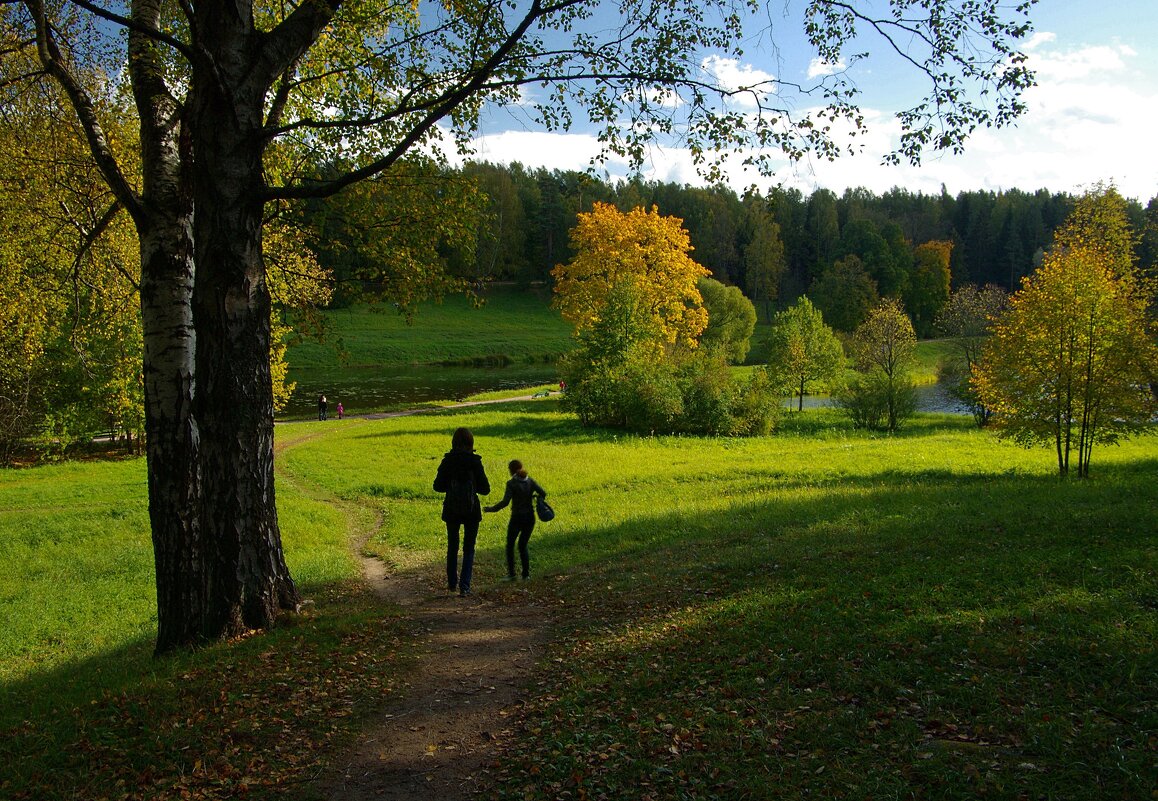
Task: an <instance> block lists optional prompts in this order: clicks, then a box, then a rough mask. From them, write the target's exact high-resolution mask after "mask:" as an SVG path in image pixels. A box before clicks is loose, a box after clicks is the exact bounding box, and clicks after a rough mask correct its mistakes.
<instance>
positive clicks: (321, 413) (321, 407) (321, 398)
mask: <svg viewBox="0 0 1158 801" xmlns="http://www.w3.org/2000/svg"><path fill="white" fill-rule="evenodd" d="M326 405H327V404H326V396H325V395H318V419H319V420H325V419H326Z"/></svg>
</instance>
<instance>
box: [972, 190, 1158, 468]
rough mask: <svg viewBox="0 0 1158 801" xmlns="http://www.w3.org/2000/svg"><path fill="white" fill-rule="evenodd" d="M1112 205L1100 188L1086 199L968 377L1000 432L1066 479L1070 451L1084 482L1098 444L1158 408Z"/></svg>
mask: <svg viewBox="0 0 1158 801" xmlns="http://www.w3.org/2000/svg"><path fill="white" fill-rule="evenodd" d="M1119 200H1120V199H1119V198H1118V197H1117V195H1116V193H1115V192H1113V191H1112V190H1106V189H1104V188H1100V189H1097V190H1094V191H1092V192H1091V193H1090V194H1088V195H1087V197H1085V198H1084V199H1083V201H1082V203H1080V204H1079V206H1078V208H1077V209H1076V210H1075V213H1074V215H1073V218H1072V219H1071V220H1070V221H1068V222H1067V225H1066V226H1065V227H1064V228H1063V229H1062V231H1061V232H1059V235H1058V236H1057V237H1056V238H1055V242H1054V246H1053V247H1052V248H1051V249H1050V251H1049V252H1048V253H1047V254H1046V255H1045V259H1044V261H1043V263H1042V266H1041V267H1040V268H1039V269H1038V270H1037V271H1036V272H1035V273H1034V274H1033V275H1031V276H1029V277H1027V278H1026V279H1024V281H1023V283H1022V288H1021V290H1020V291H1019V292H1017V294H1015V295H1014V296H1013V298H1012V299H1011V300H1010V306H1009V311H1008V312H1007V313H1006V314H1005V315H1004V316H1003V317H1002V318H1001V320H1000V322H999V323H998V324H997V327H996V329H995V331H994V334H993V336H992V338H991V339H990V340H989V341H988V343H987V344H986V346H985V349H984V351H983V355H982V358H981V363H980V365H979V367H978V369H977V370H976V371H975V373H974V385H975V387H976V389H977V392H978V394H979V395H980V397H981V399H982V401H983V402H984V403H985V404H986V405H987V406H989V407H990V408H992V409H993V411H994V415H995V420H996V423H997V426H998V432H999V433H1000V434H1001V435H1002V436H1005V437H1009V438H1011V439H1013V440H1015V441H1017V442H1020V443H1023V444H1025V445H1027V446H1028V445H1036V444H1048V445H1052V446H1053V448H1054V451H1055V453H1056V456H1057V464H1058V472H1059V473H1060V474H1061V475H1063V476H1064V475H1068V474H1069V469H1070V455H1071V453H1072V452H1073V451H1075V450H1076V451H1077V455H1078V463H1077V471H1076V472H1077V475H1078V477H1079V478H1084V477H1087V476H1088V475H1089V470H1090V459H1091V454H1092V451H1093V447H1094V445H1095V444H1096V443H1099V442H1102V443H1112V442H1115V441H1117V439H1118V438H1120V437H1123V436H1128V435H1130V434H1133V433H1137V432H1139V431H1141V430H1142V429H1143V428H1145V426H1146V425H1147V424H1148V423H1149V422H1150V421H1151V419H1152V417H1153V415H1154V413H1155V411H1156V409H1158V405H1156V403H1155V398H1154V395H1153V393H1152V392H1151V391H1150V388H1149V382H1150V381H1151V380H1152V378H1153V376H1154V375H1155V374H1158V345H1156V344H1155V331H1154V330H1153V323H1152V321H1151V320H1150V319H1149V318H1148V316H1147V301H1148V295H1149V293H1148V292H1147V291H1146V290H1145V285H1144V281H1143V279H1142V277H1141V276H1139V275H1138V274H1137V272H1136V271H1135V269H1134V268H1133V265H1132V257H1131V247H1130V239H1131V237H1130V232H1129V226H1128V225H1127V224H1126V222H1125V220H1124V217H1123V215H1122V207H1121V204H1120V203H1119ZM1091 220H1099V222H1098V223H1096V224H1092V225H1091V224H1088V223H1089V221H1091Z"/></svg>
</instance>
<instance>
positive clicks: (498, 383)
mask: <svg viewBox="0 0 1158 801" xmlns="http://www.w3.org/2000/svg"><path fill="white" fill-rule="evenodd" d="M290 379H291V380H292V381H296V382H297V389H296V390H295V391H294V395H293V397H292V398H291V399H290V402H289V404H288V405H287V406H286V408H285V409H283V410H282V411H281V413H279V414H278V419H300V418H310V417H314V416H316V415H317V413H318V406H317V399H318V395H319V394H325V395H326V398H327V399H328V400H329V405H330V415H331V416H333V415H334V409H335V407H336V406H337V405H338V402H339V401H341V403H342V405H343V406H344V407H345V410H346V414H366V413H369V412H377V411H383V410H386V409H400V408H405V407H406V406H408V405H412V404H419V403H424V402H427V401H440V400H456V399H459V398H465V397H467V396H468V395H473V394H476V393H479V392H489V391H493V390H504V389H521V388H523V387H533V386H538V385H541V384H553V383H555V382H556V381H558V375H557V373H556V371H555V366H554V365H551V364H519V365H511V366H508V367H441V366H436V365H410V366H403V367H349V368H343V369H327V370H325V371H321V370H291V371H290ZM795 404H796V400H795V399H792V400H791V401H785V406H790V407H791V408H793V409H795V408H796V405H795ZM831 404H832V399H831V398H829V397H828V396H813V395H805V396H804V405H805V407H806V408H814V407H818V406H830V405H831ZM917 409H918V410H919V411H922V412H945V413H948V414H969V409H968V408H966V407H965V406H963V405H962V404H961V403H960V402H959V401H957V400H955V399H954V398H953V397H951V396H950V395H949V394H948V393H947V392H946V391H945V388H944V387H943V386H941V385H940V384H934V385H931V386H922V387H918V388H917Z"/></svg>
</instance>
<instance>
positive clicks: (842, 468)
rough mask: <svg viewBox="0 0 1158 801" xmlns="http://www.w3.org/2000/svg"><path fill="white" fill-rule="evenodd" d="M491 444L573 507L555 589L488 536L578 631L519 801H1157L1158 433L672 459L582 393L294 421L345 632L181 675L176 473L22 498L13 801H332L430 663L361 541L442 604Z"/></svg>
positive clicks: (1, 602)
mask: <svg viewBox="0 0 1158 801" xmlns="http://www.w3.org/2000/svg"><path fill="white" fill-rule="evenodd" d="M459 425H466V426H469V427H470V428H471V429H472V430H473V431H474V433H475V437H476V447H477V449H478V451H479V452H480V453H481V454H482V455H483V458H484V464H485V466H486V469H487V471H488V473H489V475H490V477H491V481H492V484H493V485H494V487H495V496H496V497H497V493H498V492H500V491H501V485H502V482H503V480H504V479H505V478H506V475H505V464H506V462H507V461H508V460H509V459H511V458H519V459H521V460H522V461H523V462H524V463H525V464H526V465H527V467H528V469H529V470H530V473H531V474H532V475H533V476H534V477H535V478H536V479H537V480H538V481H539V482H540V483H541V484H542V485H543V486H544V487H545V488H546V489H547V490H548V492H549V493H550V498H551V501H552V503H553V505H554V506H555V508H556V510H557V512H558V518H557V519H556V520H554V521H552V522H551V523H548V524H539V526H538V527H537V529H536V532H535V535H534V538H533V539H532V541H531V546H532V572H533V575H534V578H533V580H532V582H531V583H530V584H529V585H516V586H515V587H511V586H509V585H507V584H506V583H505V582H502V581H500V578H501V576H502V574H503V573H505V568H504V566H503V557H502V543H503V539H504V538H503V531H504V527H505V522H506V517H505V515H503V514H500V515H495V516H493V517H492V516H488V518H487V519H486V520H484V523H483V529H482V535H481V537H480V552H479V557H478V567H477V572H476V580H475V589H476V592H477V593H479V594H480V597H481V598H482V599H483V600H484V601H487V602H495V603H504V602H507V601H514V600H516V599H519V598H529V599H533V600H534V602H535V603H536V604H537V605H538V606H539V607H540V608H541V609H542V612H543V616H544V621H545V622H547V623H548V624H549V625H550V626H551V631H552V632H553V644H552V646H551V648H550V651H549V652H548V653H547V654H546V655H545V656H544V658H543V659H542V661H541V664H540V669H539V671H538V672H537V675H536V676H535V678H534V679H533V681H532V684H531V688H530V690H529V691H528V695H527V700H528V705H527V707H526V709H525V710H524V711H525V717H524V719H523V720H522V721H521V723H520V727H521V728H520V730H519V731H520V734H519V736H518V739H517V741H516V742H515V743H514V744H513V745H512V746H511V747H510V749H509V751H508V752H507V753H506V754H505V756H504V759H503V760H502V764H501V768H500V769H499V770H498V772H497V776H498V783H497V784H496V785H495V787H494V788H493V794H494V795H495V796H496V797H499V798H504V799H506V798H511V799H513V798H531V799H555V798H566V797H573V798H579V797H583V796H586V797H588V798H598V797H600V796H601V795H602V796H604V797H607V798H638V799H646V798H656V799H669V798H702V799H708V798H727V799H733V798H736V799H739V798H771V797H778V798H779V797H786V798H788V797H793V798H794V797H803V796H815V797H833V798H840V797H847V798H858V799H861V798H873V799H876V798H886V797H901V796H903V797H930V798H954V797H957V798H975V797H978V796H981V795H984V796H985V797H996V798H1021V797H1026V798H1039V797H1041V798H1089V799H1095V798H1096V799H1101V798H1148V797H1149V794H1150V792H1151V790H1152V789H1153V787H1154V781H1153V779H1154V777H1155V775H1156V771H1155V759H1156V750H1155V749H1156V741H1155V737H1156V736H1158V734H1156V733H1158V656H1156V651H1155V642H1158V620H1156V616H1158V578H1156V573H1158V557H1156V551H1155V544H1156V540H1158V535H1156V533H1155V532H1156V531H1158V503H1156V500H1155V498H1156V496H1155V492H1154V481H1155V478H1156V477H1158V447H1156V441H1155V439H1154V438H1153V437H1148V438H1142V439H1138V440H1135V441H1133V442H1130V443H1127V444H1126V445H1124V446H1122V447H1119V448H1110V447H1106V448H1101V449H1099V450H1096V451H1095V453H1094V463H1093V477H1092V478H1091V479H1090V480H1089V481H1084V482H1080V481H1069V482H1065V481H1060V480H1059V479H1057V478H1056V476H1055V475H1054V472H1053V471H1054V469H1055V467H1054V464H1053V461H1052V458H1051V455H1050V453H1049V452H1048V451H1046V450H1040V451H1026V450H1022V449H1020V448H1017V447H1014V446H1011V445H1007V444H1002V443H1000V442H998V441H996V440H995V439H993V438H992V437H991V436H990V435H989V434H987V433H983V432H980V431H977V430H975V429H974V428H972V427H971V425H970V421H969V420H968V419H966V418H955V417H944V416H932V415H921V416H918V417H917V418H916V419H914V420H913V421H912V422H911V423H910V425H908V426H907V427H906V428H905V429H904V430H903V431H902V432H901V433H900V434H898V435H896V436H892V437H885V436H873V435H866V434H862V433H859V432H854V431H852V430H851V429H850V428H849V427H848V425H847V423H845V422H844V421H843V420H842V419H841V418H840V417H839V416H838V415H837V414H836V413H835V412H833V411H831V410H813V411H809V412H805V413H803V414H799V415H797V414H789V415H786V417H785V420H784V424H783V427H782V431H781V433H780V434H778V435H776V436H774V437H770V438H763V439H752V440H726V439H702V438H694V437H686V438H678V437H674V438H673V437H654V438H653V437H634V436H624V435H620V434H615V433H612V432H604V431H589V430H584V429H581V428H579V427H578V426H577V424H576V423H575V422H574V421H573V420H572V419H571V418H570V417H568V416H567V415H565V414H563V413H561V412H560V411H559V409H558V406H557V402H556V401H555V400H554V399H551V400H539V401H532V402H515V403H511V404H502V405H499V406H494V407H479V408H474V409H469V410H462V411H456V412H432V413H424V414H421V415H414V416H409V417H400V418H393V419H386V420H345V421H341V423H340V424H339V423H337V422H336V421H331V423H329V424H318V423H294V424H287V425H279V426H278V430H277V439H278V444H279V447H281V448H284V450H282V451H281V452H280V455H279V457H278V466H279V476H280V479H279V485H278V486H279V490H278V492H279V494H278V497H279V506H280V511H281V520H282V525H283V528H284V534H285V539H286V549H287V558H288V560H289V562H290V566H291V569H292V570H293V571H294V573H295V576H296V577H297V579H298V580H299V582H300V583H301V584H302V586H303V589H304V591H305V594H306V595H307V596H308V597H310V598H311V599H312V600H314V601H315V604H314V605H313V606H312V607H309V608H308V611H307V612H306V613H305V614H303V615H299V616H290V617H289V618H287V620H286V622H285V625H284V626H281V627H279V629H278V630H277V631H276V632H273V633H270V634H264V635H260V636H256V637H252V638H247V639H245V640H242V641H239V642H237V643H231V644H225V645H222V646H216V647H214V648H210V649H207V650H205V651H201V652H198V653H194V654H189V655H184V656H181V657H178V658H176V659H171V660H163V661H160V662H157V661H154V660H152V659H151V657H150V655H149V652H150V646H151V642H150V640H151V636H152V628H153V626H154V621H153V614H154V612H153V601H152V575H151V550H150V547H149V543H148V533H147V529H148V522H147V511H146V505H145V499H144V486H143V469H144V468H143V462H141V461H127V462H117V463H109V464H83V465H64V466H57V467H46V468H37V469H34V470H26V471H15V472H13V471H10V472H6V473H2V474H0V558H3V559H4V564H5V565H6V568H5V571H4V573H3V574H2V575H3V577H4V578H3V583H2V584H0V615H2V619H0V624H2V625H0V682H2V684H0V687H2V691H3V702H4V703H3V705H2V709H3V712H2V713H0V760H3V762H2V764H3V765H4V767H3V768H0V797H9V796H10V797H14V798H61V799H63V798H79V797H86V798H100V797H113V798H121V797H127V798H179V797H183V796H182V793H188V794H191V795H190V797H201V798H232V797H237V796H238V795H239V794H240V793H241V792H245V793H247V794H249V796H250V797H269V798H281V797H284V796H285V795H286V793H290V794H291V795H292V794H294V793H297V794H301V793H304V794H305V796H304V797H309V792H308V791H307V790H302V789H301V788H303V787H307V786H308V782H305V783H303V781H304V777H307V776H309V775H312V774H313V773H316V771H317V770H318V766H319V760H324V759H326V758H328V756H329V755H331V754H333V753H334V752H335V749H337V748H338V746H339V744H340V743H341V742H343V741H344V740H345V738H349V737H353V736H356V733H357V731H358V727H359V725H360V724H359V720H360V717H359V716H360V715H364V714H370V713H371V712H372V710H373V708H374V707H375V705H376V704H377V703H379V702H381V701H382V700H383V699H385V698H387V697H389V696H390V695H391V694H393V693H394V692H396V691H397V690H396V688H397V687H398V686H400V684H399V682H400V681H401V680H403V678H404V676H405V672H404V668H405V665H406V662H407V660H408V659H409V655H410V652H409V646H408V642H409V640H408V638H407V637H406V630H407V629H406V627H407V623H406V621H405V619H404V618H402V617H400V613H399V611H398V610H393V609H383V608H382V607H381V606H378V605H377V604H376V603H375V602H374V601H373V599H371V598H369V597H367V595H366V594H365V592H364V591H362V590H361V589H359V587H358V584H357V582H356V579H355V577H356V569H355V564H354V562H353V560H352V558H351V556H350V547H351V545H352V544H353V543H354V542H356V541H357V540H358V539H359V537H360V536H361V534H362V533H373V536H372V538H371V540H370V542H369V543H368V545H367V547H368V548H369V549H371V550H372V551H374V552H376V553H378V554H380V555H382V556H383V558H384V559H386V560H387V561H388V562H389V563H391V564H392V565H394V566H395V568H396V569H400V570H406V571H411V572H413V573H414V574H416V575H417V576H418V577H420V578H421V579H422V580H423V581H425V582H427V585H428V586H429V587H430V588H431V591H432V592H434V591H437V590H438V588H439V587H440V585H441V582H442V577H441V576H442V574H441V570H442V567H441V552H442V547H443V546H442V542H443V537H444V534H443V531H442V525H441V523H440V522H439V520H438V511H439V499H438V497H437V496H436V495H435V494H434V493H433V492H432V490H431V486H430V484H431V482H432V480H433V477H434V471H435V468H436V466H437V464H438V460H439V458H440V457H441V455H442V453H443V452H444V451H445V450H446V449H447V448H448V446H449V442H450V434H451V432H452V431H453V429H454V428H455V427H457V426H459ZM379 519H380V520H381V525H380V527H378V523H377V521H378V520H379ZM523 592H528V593H530V595H527V596H524V595H521V593H523ZM146 722H147V725H146ZM275 748H276V750H274V749H275ZM62 754H63V755H65V756H64V758H63V760H62V757H61V755H62ZM118 782H120V783H123V784H118ZM243 786H244V790H243V789H242V788H243Z"/></svg>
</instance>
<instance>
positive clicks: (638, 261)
mask: <svg viewBox="0 0 1158 801" xmlns="http://www.w3.org/2000/svg"><path fill="white" fill-rule="evenodd" d="M571 246H572V248H573V249H574V251H575V257H574V258H572V259H571V261H570V262H569V263H567V264H560V265H559V266H557V267H556V268H555V269H554V270H553V271H552V272H551V275H553V276H554V278H555V306H556V307H557V308H558V309H559V310H560V311H561V312H562V314H563V318H564V319H566V320H568V321H569V322H570V323H572V324H573V325H574V326H575V330H576V331H577V332H582V331H583V330H584V329H585V328H588V327H590V326H592V325H594V324H595V323H597V322H599V320H600V319H601V318H602V315H603V314H604V310H605V309H606V308H607V300H608V297H609V295H610V294H611V292H612V291H613V290H616V289H617V288H619V287H622V286H624V285H630V286H631V287H633V288H634V293H635V296H636V297H637V298H639V299H640V302H641V303H643V304H644V306H645V307H646V309H645V314H646V315H647V316H648V317H650V319H652V320H653V321H654V322H655V324H656V331H657V332H658V334H659V340H658V341H657V342H656V343H655V344H656V345H657V346H662V345H674V344H677V343H678V344H681V345H684V346H687V347H691V348H694V347H695V346H696V344H697V342H698V340H699V336H700V334H701V333H702V332H703V330H704V328H705V327H706V326H707V323H708V313H707V311H706V310H705V309H704V307H703V299H702V298H701V297H700V292H699V290H698V289H697V288H696V282H697V281H698V280H699V279H700V278H703V277H705V276H707V275H708V271H707V270H706V269H705V268H703V267H701V266H700V265H698V264H696V263H695V262H694V261H692V258H691V256H689V255H688V254H689V253H690V252H691V249H692V246H691V242H690V241H689V240H688V233H687V231H685V230H684V228H683V225H682V224H681V221H680V220H679V219H677V218H675V217H664V216H662V215H660V213H659V210H658V209H656V208H655V207H654V206H653V207H652V209H651V211H644V210H643V209H640V208H636V209H632V210H631V211H629V212H627V213H626V214H625V213H623V212H621V211H619V210H618V209H617V208H615V207H614V206H612V205H610V204H609V203H596V204H595V205H594V207H593V208H592V209H591V211H590V212H588V213H585V214H580V215H579V221H578V223H577V224H576V226H575V228H574V229H572V231H571Z"/></svg>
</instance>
